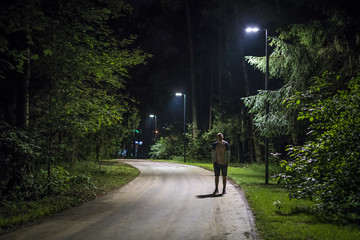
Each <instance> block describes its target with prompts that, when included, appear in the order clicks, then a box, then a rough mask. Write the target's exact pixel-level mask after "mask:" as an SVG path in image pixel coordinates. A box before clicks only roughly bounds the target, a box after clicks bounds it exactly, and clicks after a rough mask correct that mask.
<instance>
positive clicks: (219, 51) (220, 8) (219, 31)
mask: <svg viewBox="0 0 360 240" xmlns="http://www.w3.org/2000/svg"><path fill="white" fill-rule="evenodd" d="M221 21H222V6H221V0H218V88H219V96H220V104H221V101H222V100H221V99H222V98H221V95H222V44H223V32H222V24H221V23H222V22H221Z"/></svg>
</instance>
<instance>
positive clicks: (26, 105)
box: [23, 50, 30, 129]
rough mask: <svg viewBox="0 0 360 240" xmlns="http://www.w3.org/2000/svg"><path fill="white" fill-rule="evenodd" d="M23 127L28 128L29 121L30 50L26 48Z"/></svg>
mask: <svg viewBox="0 0 360 240" xmlns="http://www.w3.org/2000/svg"><path fill="white" fill-rule="evenodd" d="M23 86H24V109H23V113H24V127H25V128H26V129H28V128H29V121H30V96H29V87H30V50H28V56H27V60H26V68H25V75H24V85H23Z"/></svg>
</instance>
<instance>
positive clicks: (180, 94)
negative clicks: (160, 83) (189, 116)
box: [175, 92, 186, 162]
mask: <svg viewBox="0 0 360 240" xmlns="http://www.w3.org/2000/svg"><path fill="white" fill-rule="evenodd" d="M175 96H177V97H181V96H184V162H186V94H183V93H180V92H177V93H175Z"/></svg>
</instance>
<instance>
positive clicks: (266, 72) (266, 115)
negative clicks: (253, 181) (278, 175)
mask: <svg viewBox="0 0 360 240" xmlns="http://www.w3.org/2000/svg"><path fill="white" fill-rule="evenodd" d="M260 30H263V31H265V59H266V60H265V61H266V65H265V91H267V90H268V86H269V55H268V44H267V38H268V35H267V29H259V28H257V27H254V28H250V27H249V28H246V29H245V31H246V32H248V33H251V32H258V31H260ZM268 114H269V103H268V100H267V97H266V98H265V120H266V123H267V119H268ZM268 183H269V138H268V137H267V136H266V137H265V184H268Z"/></svg>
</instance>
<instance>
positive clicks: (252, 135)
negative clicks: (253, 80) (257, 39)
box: [239, 42, 263, 162]
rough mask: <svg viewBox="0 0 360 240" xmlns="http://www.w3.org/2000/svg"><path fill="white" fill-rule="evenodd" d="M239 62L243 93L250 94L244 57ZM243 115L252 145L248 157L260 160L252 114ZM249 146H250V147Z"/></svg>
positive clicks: (242, 53)
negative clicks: (243, 85) (243, 87)
mask: <svg viewBox="0 0 360 240" xmlns="http://www.w3.org/2000/svg"><path fill="white" fill-rule="evenodd" d="M239 45H240V56H242V57H243V56H244V48H243V45H242V44H241V42H240V44H239ZM241 64H242V70H243V71H242V72H243V77H244V83H245V94H246V96H250V94H251V92H250V80H249V76H248V74H247V70H246V63H245V61H244V59H243V58H242V59H241ZM244 117H248V118H249V125H248V126H249V128H250V129H249V130H250V131H249V134H250V139H249V141H250V142H251V143H250V144H249V146H252V147H253V151H252V149H250V158H251V161H252V162H259V161H260V162H262V159H263V157H262V154H261V147H260V144H259V141H258V139H257V136H256V133H255V126H254V124H253V116H252V115H251V114H245V115H244ZM250 148H251V147H250ZM253 154H254V155H255V156H252V155H253Z"/></svg>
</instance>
